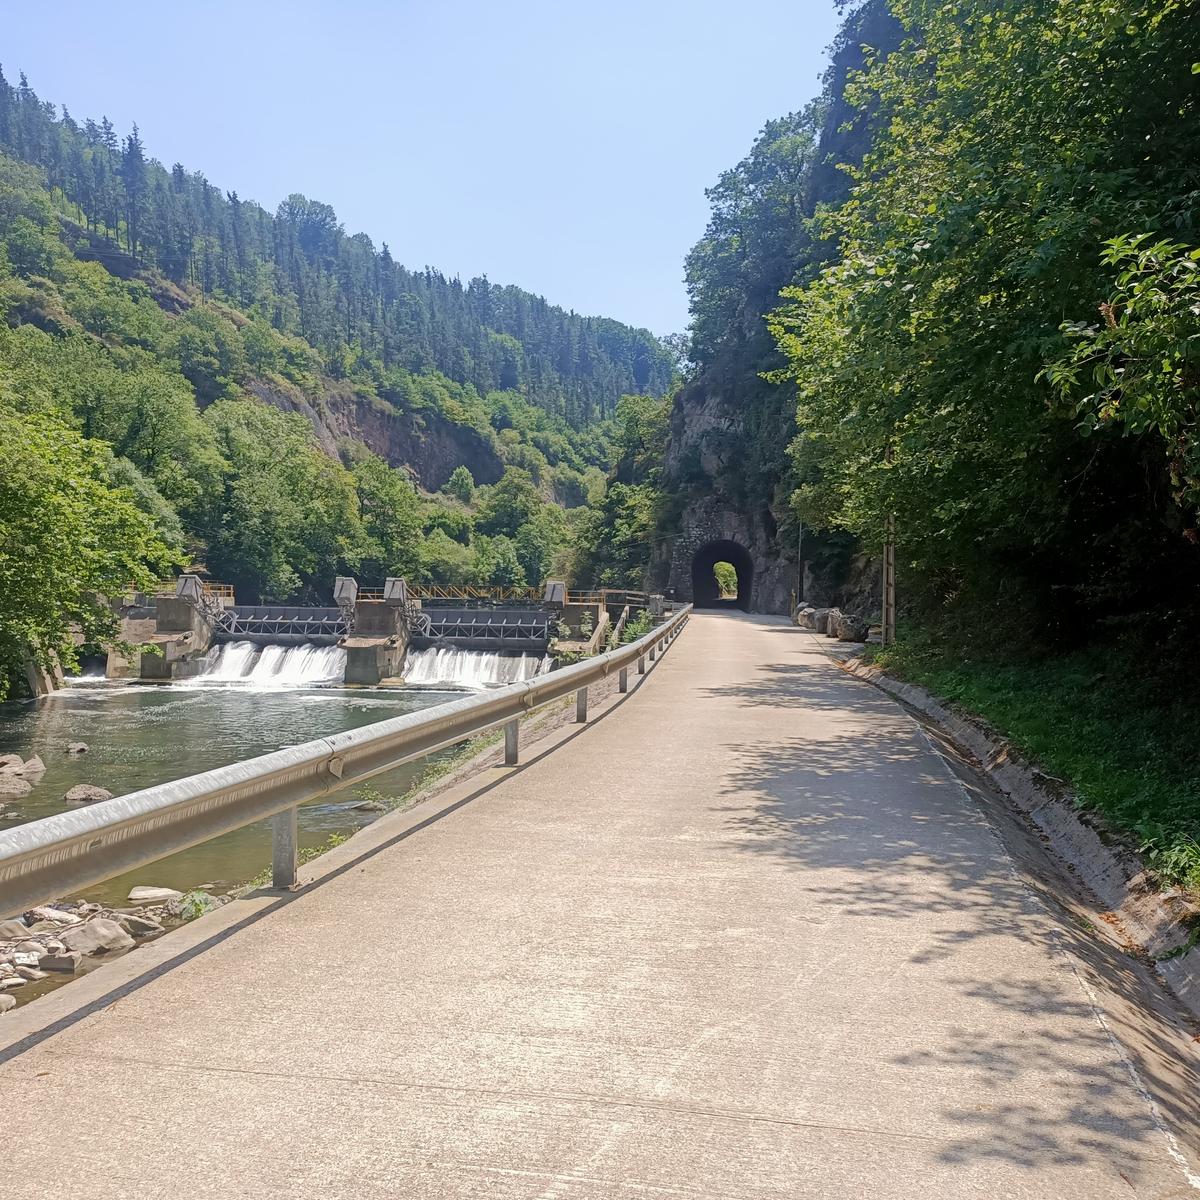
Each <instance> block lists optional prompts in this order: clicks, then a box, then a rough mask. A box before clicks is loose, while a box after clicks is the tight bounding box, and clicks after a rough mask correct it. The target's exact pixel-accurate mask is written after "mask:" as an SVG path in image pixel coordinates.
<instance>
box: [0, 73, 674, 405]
mask: <svg viewBox="0 0 1200 1200" xmlns="http://www.w3.org/2000/svg"><path fill="white" fill-rule="evenodd" d="M0 151H3V152H5V153H7V154H9V155H11V156H12V157H14V158H17V159H20V160H21V161H23V162H27V163H32V164H34V165H36V166H39V167H41V168H42V169H43V170H44V172H45V176H46V180H47V182H48V184H49V186H50V188H51V189H52V190H53V191H54V192H55V193H56V194H57V195H59V196H61V197H62V198H63V199H64V200H65V201H66V202H67V212H68V214H71V213H72V211H73V215H74V216H75V217H76V218H77V221H78V225H79V229H78V234H79V235H80V236H79V237H77V238H76V240H75V246H76V248H77V249H78V250H79V252H80V253H81V255H82V256H83V257H95V258H97V259H99V260H100V261H102V262H107V263H108V264H109V265H110V266H112V267H113V268H114V269H115V270H116V271H118V272H123V271H127V270H129V269H130V268H131V264H130V263H129V262H128V261H127V260H126V256H128V259H131V260H133V263H132V265H136V266H137V267H143V268H156V269H157V270H158V271H159V272H161V273H162V275H163V276H164V277H165V278H167V279H169V280H172V281H173V282H175V283H177V284H181V285H182V284H193V285H195V286H196V287H198V288H200V289H201V290H202V291H203V293H204V294H205V295H208V296H215V297H219V298H220V299H222V300H224V301H226V302H227V303H229V304H231V305H233V306H235V307H237V308H241V309H244V310H247V311H253V312H254V313H255V314H257V315H258V316H259V317H260V318H261V319H262V320H264V321H265V322H266V323H268V324H269V325H270V326H271V327H272V328H274V329H276V330H278V331H279V332H281V333H284V334H291V335H296V336H299V337H301V338H303V339H304V340H305V341H306V342H307V343H308V344H309V345H310V346H312V347H313V348H314V349H315V350H317V351H318V352H319V353H320V355H321V358H322V362H323V365H324V366H325V368H326V369H327V370H328V371H329V373H330V374H332V375H334V376H335V377H341V376H353V375H354V374H355V373H356V372H358V371H365V372H367V373H368V374H369V375H375V376H383V377H384V379H381V380H380V382H385V381H386V375H387V373H388V372H389V371H391V370H392V369H394V368H402V369H403V370H404V371H407V372H410V373H413V374H419V373H422V372H426V371H430V370H435V371H438V372H440V373H441V374H443V375H445V376H446V377H447V378H449V379H452V380H454V381H455V382H456V383H460V384H469V385H470V386H472V387H474V388H475V390H476V391H478V392H479V393H480V394H486V393H487V392H490V391H518V392H520V393H521V394H523V395H525V396H526V397H527V398H528V399H529V400H530V402H531V403H533V404H535V405H537V406H538V407H540V408H543V409H545V410H546V411H547V412H549V413H551V414H553V415H556V416H560V417H562V418H564V419H565V420H566V421H567V423H568V424H570V425H571V426H572V427H574V428H582V427H583V426H585V425H587V424H589V423H590V422H592V421H594V420H597V419H599V418H601V417H604V416H609V415H611V414H612V412H613V410H614V409H615V407H616V402H617V399H618V397H620V396H621V395H623V394H625V393H627V392H663V391H665V390H666V389H667V387H668V386H669V384H670V382H671V375H672V363H671V358H670V355H669V354H668V353H667V352H666V351H665V350H664V349H663V347H662V346H661V345H660V344H659V343H658V341H657V340H656V339H655V338H654V337H653V336H652V335H651V334H649V333H648V332H647V331H646V330H644V329H631V328H629V327H628V326H626V325H622V324H620V323H619V322H617V321H612V320H607V319H604V318H597V317H581V316H579V315H577V314H576V313H568V312H564V311H563V310H562V309H561V308H556V307H554V306H553V305H551V304H548V303H547V302H546V301H545V300H544V299H542V298H541V297H540V296H534V295H531V294H530V293H528V292H524V291H522V290H521V289H520V288H517V287H501V286H494V285H492V284H489V282H488V281H487V280H486V279H483V278H477V279H472V280H471V281H470V282H469V283H468V284H467V285H466V286H465V287H464V286H463V285H462V283H461V282H460V281H459V280H457V279H450V280H448V279H446V278H445V277H444V276H443V275H441V274H440V273H438V272H437V271H435V270H432V269H430V268H426V269H425V270H423V271H411V270H406V269H405V268H404V267H403V266H401V265H400V264H398V263H396V262H394V261H393V260H392V256H391V253H390V252H389V250H388V246H387V244H386V243H384V244H383V245H382V246H381V247H380V248H379V249H376V247H375V245H374V243H373V242H372V241H371V239H370V237H368V236H367V235H366V234H364V233H356V234H353V235H347V233H346V231H345V230H344V229H343V228H342V226H341V224H340V223H339V222H338V219H337V215H336V214H335V213H334V211H333V209H331V208H330V207H329V206H328V205H327V204H321V203H320V202H318V201H316V200H310V199H308V198H306V197H304V196H300V195H292V196H289V197H288V198H287V199H286V200H284V201H283V203H281V204H280V205H279V207H278V209H277V210H276V212H274V213H270V212H267V211H266V210H265V209H263V208H262V207H261V206H259V205H258V204H255V203H253V202H251V201H248V200H242V199H240V198H239V197H238V193H237V192H236V191H229V192H224V191H222V190H221V189H220V188H219V187H216V186H215V185H213V184H212V183H210V182H209V181H208V179H207V178H205V176H204V175H203V174H202V173H201V172H198V171H189V170H187V169H186V168H185V167H184V166H183V165H182V164H180V163H175V164H174V165H173V166H172V167H171V168H170V169H169V170H168V169H167V168H166V167H164V166H163V164H161V163H160V162H158V161H157V160H156V159H154V158H151V157H148V155H147V149H146V147H145V146H144V145H143V143H142V139H141V137H140V135H139V133H138V129H137V126H136V125H135V126H134V128H133V129H132V130H131V131H130V132H129V133H128V134H126V135H125V136H124V137H120V136H118V134H117V131H116V130H115V129H114V128H113V126H112V124H111V123H110V122H109V121H108V119H107V118H102V119H101V120H100V121H99V122H98V123H97V122H96V121H94V120H91V119H88V120H85V121H83V122H77V121H76V120H75V119H74V118H73V117H72V116H71V114H70V113H69V112H67V111H66V109H65V108H64V109H63V110H62V112H61V115H58V110H57V109H56V108H55V106H54V105H53V104H47V103H44V102H42V101H41V100H40V99H39V98H38V96H37V95H36V94H35V93H34V91H33V90H32V88H30V86H29V85H28V83H27V82H26V79H25V76H24V75H22V76H21V77H20V82H19V84H18V86H16V87H13V86H12V85H11V84H9V83H8V81H7V80H6V79H4V77H3V74H0ZM68 232H75V231H72V230H69V231H68Z"/></svg>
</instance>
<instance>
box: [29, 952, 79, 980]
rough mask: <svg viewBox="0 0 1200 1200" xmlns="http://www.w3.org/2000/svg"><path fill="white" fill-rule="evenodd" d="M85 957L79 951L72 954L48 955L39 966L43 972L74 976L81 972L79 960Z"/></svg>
mask: <svg viewBox="0 0 1200 1200" xmlns="http://www.w3.org/2000/svg"><path fill="white" fill-rule="evenodd" d="M82 957H83V955H82V954H80V953H79V952H78V951H73V952H72V953H70V954H47V955H46V957H45V958H43V959H42V961H41V962H40V963H38V966H39V967H41V968H42V970H43V971H64V972H66V974H68V975H73V974H74V973H75V972H76V971H78V970H79V960H80V959H81V958H82Z"/></svg>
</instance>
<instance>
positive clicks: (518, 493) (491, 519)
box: [475, 467, 544, 537]
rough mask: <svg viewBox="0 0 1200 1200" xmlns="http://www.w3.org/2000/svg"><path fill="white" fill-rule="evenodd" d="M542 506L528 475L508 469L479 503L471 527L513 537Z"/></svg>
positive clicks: (513, 468) (519, 469)
mask: <svg viewBox="0 0 1200 1200" xmlns="http://www.w3.org/2000/svg"><path fill="white" fill-rule="evenodd" d="M543 503H544V501H543V500H542V497H541V495H540V493H539V492H538V490H537V488H536V487H534V484H533V479H532V478H531V477H530V474H529V472H528V471H524V470H522V469H521V468H520V467H509V468H508V469H507V470H506V471H505V472H504V475H503V476H502V477H501V479H500V482H499V483H497V484H495V485H493V486H492V487H491V488H489V489H488V491H487V494H486V496H485V497H484V498H483V500H482V501H481V503H480V505H479V511H478V513H477V514H476V517H475V527H476V529H478V530H479V531H480V533H485V534H489V535H498V534H503V535H504V536H506V537H515V536H516V534H517V530H519V529H520V528H521V526H522V525H524V524H526V523H527V522H529V521H531V520H532V519H533V518H534V517H535V516H536V515H537V514H538V512H539V511H540V510H541V508H542V505H543Z"/></svg>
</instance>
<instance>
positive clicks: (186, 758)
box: [0, 647, 545, 904]
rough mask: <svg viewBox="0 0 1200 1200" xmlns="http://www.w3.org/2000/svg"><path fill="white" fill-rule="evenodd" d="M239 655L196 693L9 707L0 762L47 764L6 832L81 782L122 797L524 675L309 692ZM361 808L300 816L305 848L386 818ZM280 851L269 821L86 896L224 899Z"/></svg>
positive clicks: (98, 684)
mask: <svg viewBox="0 0 1200 1200" xmlns="http://www.w3.org/2000/svg"><path fill="white" fill-rule="evenodd" d="M231 649H232V648H226V650H225V651H224V652H223V653H222V655H221V656H220V657H221V661H217V660H215V659H214V662H213V664H212V668H211V671H210V674H209V675H208V676H205V677H201V678H200V679H199V680H197V681H195V682H192V683H175V684H170V685H165V686H161V685H160V686H146V685H141V684H126V683H110V682H106V681H104V680H92V679H87V678H84V679H80V680H76V681H72V682H71V683H70V684H69V685H68V686H67V687H64V688H63V689H62V690H60V691H58V692H55V693H54V694H52V695H50V696H47V697H44V698H43V699H41V700H37V701H33V702H29V703H24V704H8V705H4V706H0V753H16V754H20V755H22V756H23V757H24V758H30V757H31V756H33V755H35V754H36V755H40V756H41V758H42V760H43V761H44V762H45V764H46V773H45V775H44V776H42V778H41V779H40V780H39V781H38V782H37V783H36V784H35V786H34V790H33V792H32V793H31V794H30V795H28V796H26V797H24V798H23V799H20V800H14V801H12V802H11V803H9V804H7V805H6V806H5V807H4V809H3V810H0V830H2V829H6V828H11V827H12V826H13V825H16V824H21V823H23V822H25V821H32V820H36V819H38V818H40V817H46V816H50V815H52V814H54V813H57V812H62V811H63V810H64V809H65V808H67V807H69V806H68V805H66V804H65V803H64V802H63V796H64V794H65V793H66V792H67V790H68V789H69V788H71V787H72V786H74V785H75V784H77V783H91V784H96V785H98V786H100V787H104V788H107V789H108V790H109V791H110V792H112V793H113V795H115V796H120V795H123V794H125V793H127V792H133V791H137V790H139V789H141V788H145V787H150V786H152V785H154V784H158V783H165V782H167V781H169V780H172V779H180V778H183V777H184V776H187V775H194V774H196V773H197V772H198V771H206V770H209V769H211V768H213V767H219V766H224V765H226V764H228V763H231V762H237V761H239V760H241V759H246V758H253V757H254V756H255V755H258V754H266V753H268V752H269V751H272V750H278V749H280V748H281V747H283V746H290V745H295V744H298V743H300V742H307V741H311V740H313V739H315V738H320V737H326V736H328V735H330V734H334V733H340V732H342V731H343V730H347V729H357V728H359V727H361V726H363V725H369V724H371V723H372V722H373V721H382V720H386V719H387V718H390V717H396V716H401V715H402V714H404V713H410V712H414V711H416V710H418V709H423V708H429V707H431V706H433V705H436V704H443V703H445V702H447V701H449V700H453V699H457V698H458V697H460V696H461V695H463V693H464V690H470V689H471V687H475V688H478V687H479V686H480V685H479V683H478V682H477V681H478V680H481V679H486V680H489V681H490V680H491V679H493V678H495V679H496V681H497V682H507V678H506V677H507V676H510V675H512V674H514V668H513V667H512V666H511V664H510V663H509V664H500V665H497V664H487V663H482V662H479V661H476V660H475V659H471V660H470V661H467V662H459V663H458V664H456V669H458V670H459V671H460V672H461V673H462V679H465V680H467V681H468V684H467V685H466V686H456V684H459V683H460V682H461V680H460V679H456V678H455V677H454V676H453V675H448V674H443V675H442V677H441V678H437V677H436V676H437V672H433V671H431V670H430V669H429V664H428V662H422V663H421V677H422V679H423V680H425V679H428V680H429V686H407V687H393V688H365V687H360V688H346V687H336V686H311V685H310V684H307V683H305V682H304V681H303V680H304V675H303V673H302V672H298V671H297V670H296V664H295V663H293V664H292V666H291V667H283V668H282V669H279V668H280V667H281V664H280V662H279V661H278V660H279V657H280V656H278V655H273V654H271V653H270V651H271V650H272V648H271V647H268V648H267V649H266V650H264V651H263V652H262V653H261V654H254V655H242V656H241V661H240V663H239V664H238V665H237V666H236V668H235V665H234V663H233V662H232V661H231V659H232V658H233V657H235V656H236V652H234V653H232V654H231V652H230V651H231ZM339 653H340V652H339ZM478 657H479V658H480V659H483V658H496V657H498V656H495V655H482V654H481V655H479V656H478ZM529 657H530V659H531V660H532V656H529ZM544 666H545V663H544V662H543V661H542V660H540V659H539V660H537V661H536V662H534V661H529V662H527V663H525V664H523V665H522V666H521V667H520V668H519V669H517V670H516V671H515V673H517V674H522V675H523V674H527V673H535V672H536V671H537V670H539V669H544ZM268 668H272V669H270V670H268ZM324 669H326V668H325V667H324V666H323V665H322V664H321V663H317V664H316V665H315V667H314V668H313V670H315V671H316V672H317V675H318V677H319V675H320V672H321V671H322V670H324ZM235 671H236V673H235ZM447 680H449V681H450V682H446V681H447ZM70 742H86V743H87V745H88V747H89V750H88V753H86V754H83V755H79V756H78V757H71V756H69V755H68V754H67V746H68V744H69V743H70ZM422 769H423V764H422V763H419V762H418V763H410V764H407V765H405V766H403V767H400V768H398V769H397V770H395V771H391V772H389V773H388V774H386V775H381V776H379V777H378V778H376V779H374V780H372V781H371V783H370V787H371V788H372V789H373V790H374V791H376V792H378V793H379V794H381V795H382V796H383V797H385V798H392V797H399V796H402V795H403V794H404V793H405V792H406V791H408V790H409V788H410V787H411V786H412V783H413V782H414V781H415V780H416V778H417V777H418V776H419V775H420V773H421V771H422ZM362 798H363V797H362V795H361V794H357V795H356V792H355V790H354V789H347V790H346V791H345V792H340V793H336V794H335V795H333V796H330V797H328V798H327V799H325V800H323V801H318V802H314V803H312V804H308V805H305V806H304V807H303V808H301V810H300V837H301V845H302V846H316V845H320V844H322V843H324V842H326V841H328V839H329V837H330V835H331V834H335V833H339V834H344V833H350V832H353V831H354V830H356V829H358V828H360V827H362V826H363V825H366V824H369V823H370V822H371V821H372V820H374V819H375V817H376V816H378V813H377V812H364V811H356V809H355V805H356V804H359V803H361V801H362ZM270 840H271V839H270V829H269V827H268V823H267V822H265V821H263V822H259V823H257V824H255V825H250V826H247V827H246V828H244V829H239V830H235V831H234V832H232V833H228V834H225V835H224V836H223V837H219V838H215V839H214V840H212V841H210V842H206V843H204V844H202V845H199V846H193V847H192V848H191V849H189V850H184V851H182V852H181V853H179V854H174V855H171V856H170V857H169V858H165V859H162V860H160V861H159V862H157V863H154V864H151V865H149V866H146V867H142V868H140V869H138V870H137V871H134V872H131V873H129V874H128V875H122V876H119V877H117V878H115V879H111V880H109V881H108V882H106V883H103V884H100V885H98V886H96V887H93V888H89V889H87V891H86V893H85V895H86V897H87V899H89V900H95V901H98V902H100V903H103V904H118V903H121V904H123V903H125V898H126V896H127V895H128V893H129V889H130V888H131V887H133V886H134V885H135V884H154V885H158V886H163V887H172V888H177V889H179V890H181V891H186V890H188V889H190V888H194V887H197V886H199V885H201V884H212V885H215V887H214V890H215V891H217V892H220V891H224V890H227V889H228V888H229V887H231V886H233V885H235V884H238V883H243V882H245V881H246V880H248V879H251V878H253V877H254V876H255V875H257V874H258V873H259V872H260V871H262V870H263V869H264V868H265V867H266V866H267V865H268V864H269V862H270V857H271V849H270Z"/></svg>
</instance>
